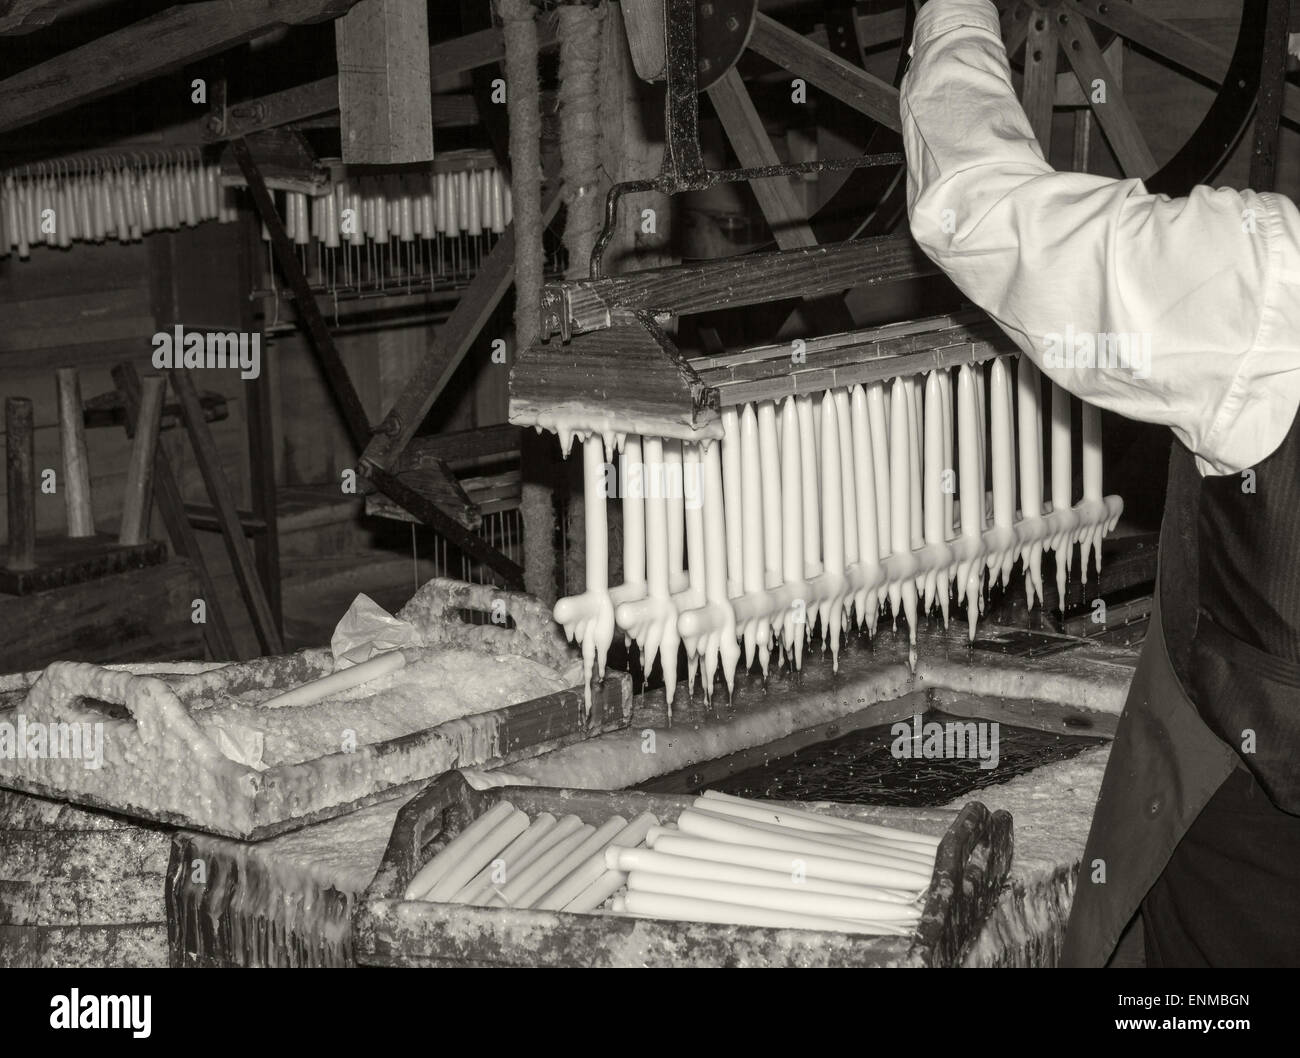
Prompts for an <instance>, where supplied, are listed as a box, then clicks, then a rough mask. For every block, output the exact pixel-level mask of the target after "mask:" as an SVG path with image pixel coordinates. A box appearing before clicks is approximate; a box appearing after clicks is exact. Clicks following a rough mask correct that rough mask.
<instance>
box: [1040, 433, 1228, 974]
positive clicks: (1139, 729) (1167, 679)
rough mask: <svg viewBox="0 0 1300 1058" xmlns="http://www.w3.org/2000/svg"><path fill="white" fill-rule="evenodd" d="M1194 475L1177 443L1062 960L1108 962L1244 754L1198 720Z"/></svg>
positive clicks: (1189, 460)
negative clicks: (1142, 615) (1156, 557)
mask: <svg viewBox="0 0 1300 1058" xmlns="http://www.w3.org/2000/svg"><path fill="white" fill-rule="evenodd" d="M1199 496H1200V475H1199V474H1198V473H1197V470H1196V466H1195V463H1194V461H1193V459H1192V456H1191V453H1190V452H1188V450H1187V449H1186V448H1185V447H1184V446H1183V445H1181V444H1180V443H1179V442H1178V441H1176V440H1175V442H1174V444H1173V448H1172V450H1171V452H1170V457H1169V490H1168V493H1167V495H1166V500H1165V516H1164V521H1163V523H1162V525H1161V531H1160V552H1159V553H1160V568H1159V572H1158V574H1157V578H1156V593H1155V596H1156V597H1155V605H1154V608H1153V612H1152V615H1151V625H1150V628H1149V630H1148V632H1147V638H1146V642H1145V643H1144V644H1143V647H1142V656H1141V658H1140V660H1139V662H1138V667H1137V671H1136V673H1135V674H1134V676H1133V683H1132V686H1131V687H1130V688H1129V694H1128V700H1127V702H1126V703H1125V705H1124V711H1123V713H1122V714H1121V715H1120V719H1119V724H1118V726H1117V730H1116V734H1115V741H1114V744H1113V746H1112V748H1111V754H1110V760H1109V762H1108V763H1107V765H1106V773H1105V776H1104V777H1103V779H1102V784H1101V793H1100V796H1099V797H1098V800H1097V809H1096V812H1095V814H1094V815H1093V820H1092V829H1091V831H1090V832H1089V834H1088V843H1087V846H1086V847H1085V849H1084V855H1083V862H1082V863H1081V865H1080V868H1079V883H1078V889H1077V891H1076V894H1075V899H1074V907H1073V909H1072V911H1071V914H1070V922H1069V926H1068V927H1067V929H1066V935H1065V945H1064V948H1063V950H1062V954H1061V964H1062V965H1063V966H1104V965H1106V963H1107V961H1108V960H1109V959H1110V957H1111V955H1112V953H1113V952H1114V951H1115V948H1116V946H1117V944H1118V943H1119V939H1120V936H1121V934H1123V933H1124V931H1125V929H1126V928H1127V927H1128V925H1129V924H1130V922H1131V921H1132V920H1133V917H1134V915H1135V914H1136V913H1137V910H1138V907H1139V905H1140V904H1141V902H1142V900H1143V898H1144V897H1145V896H1146V895H1147V893H1148V891H1149V890H1150V889H1151V887H1152V885H1153V884H1154V883H1155V881H1156V879H1157V878H1158V877H1159V876H1160V874H1161V872H1162V871H1163V870H1164V868H1165V865H1166V864H1167V863H1168V862H1169V859H1170V856H1171V855H1172V854H1173V851H1174V849H1175V847H1176V846H1177V845H1178V842H1179V841H1180V839H1181V838H1182V837H1183V835H1184V834H1185V833H1186V832H1187V830H1188V828H1189V827H1190V826H1191V825H1192V823H1193V821H1195V819H1196V817H1197V816H1198V815H1199V814H1200V812H1201V810H1202V809H1203V808H1204V807H1205V805H1206V803H1207V802H1208V801H1209V800H1210V798H1211V797H1212V796H1213V795H1214V793H1215V791H1217V790H1218V789H1219V787H1220V785H1221V784H1222V783H1223V781H1224V780H1225V779H1226V778H1228V776H1229V775H1230V774H1231V773H1232V771H1233V769H1234V768H1235V767H1237V765H1238V764H1239V760H1240V758H1238V757H1237V755H1236V754H1235V753H1234V752H1233V751H1232V749H1230V748H1229V746H1228V745H1226V744H1225V743H1224V742H1222V741H1220V739H1219V738H1217V737H1216V736H1215V735H1214V733H1213V732H1211V730H1210V729H1209V728H1208V727H1207V726H1206V724H1205V722H1204V721H1203V720H1202V719H1201V716H1200V714H1199V713H1198V711H1197V709H1196V706H1195V705H1194V704H1193V703H1192V700H1191V699H1190V698H1189V697H1188V695H1187V692H1186V691H1185V690H1184V686H1189V685H1190V679H1189V673H1190V661H1191V654H1192V649H1191V648H1192V637H1193V633H1194V630H1195V628H1196V613H1197V611H1196V605H1197V569H1198V563H1197V547H1196V538H1197V512H1198V501H1199Z"/></svg>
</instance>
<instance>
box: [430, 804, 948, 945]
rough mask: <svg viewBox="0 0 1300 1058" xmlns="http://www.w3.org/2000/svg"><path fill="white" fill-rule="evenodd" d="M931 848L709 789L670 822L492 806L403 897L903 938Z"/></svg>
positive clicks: (925, 879) (646, 816)
mask: <svg viewBox="0 0 1300 1058" xmlns="http://www.w3.org/2000/svg"><path fill="white" fill-rule="evenodd" d="M938 844H939V839H938V838H935V837H931V836H930V835H927V834H917V833H912V832H910V831H905V830H897V829H894V828H891V827H883V826H876V825H873V824H870V823H862V822H858V821H855V820H847V819H839V818H837V817H835V816H829V815H822V814H819V813H816V812H808V811H803V810H797V809H785V808H779V809H778V808H774V807H772V806H771V805H767V804H764V803H763V802H761V801H749V800H745V799H743V798H739V797H732V796H730V795H727V794H720V793H714V792H712V791H710V792H708V793H706V794H704V795H703V796H702V797H699V798H697V799H696V800H695V802H694V804H693V806H692V807H691V808H689V809H687V810H685V811H683V812H682V813H681V814H680V815H679V816H678V819H677V822H676V823H675V824H673V823H670V824H666V825H662V826H661V825H659V821H658V820H657V819H656V817H655V816H654V815H652V814H651V813H649V812H645V813H642V814H641V815H639V816H637V817H636V818H635V819H633V820H632V821H631V822H628V821H627V820H626V819H625V818H624V817H622V816H619V815H614V816H611V817H610V818H609V819H607V820H606V821H605V822H603V823H602V824H601V825H600V826H593V825H592V824H590V823H583V822H582V820H581V819H579V818H578V817H577V816H575V815H566V816H562V817H560V818H559V819H557V818H556V817H555V816H554V815H552V814H550V813H549V812H542V813H539V814H538V815H537V816H536V817H535V818H532V819H530V818H529V817H528V815H527V813H525V812H522V811H520V810H519V809H517V808H515V806H514V805H513V804H511V803H510V802H508V801H501V802H499V803H498V804H496V805H495V806H494V807H493V808H492V809H490V810H489V811H487V812H485V813H484V814H483V815H482V816H480V817H479V818H478V819H476V820H475V821H474V822H473V823H471V824H470V825H469V826H468V827H466V828H465V830H463V831H462V832H461V833H460V834H458V835H457V836H456V837H455V838H453V839H452V840H451V841H450V842H448V844H447V845H446V846H445V847H444V848H443V849H442V850H441V851H440V852H438V854H437V855H436V856H434V857H433V859H432V860H430V861H429V862H428V863H427V864H425V865H424V867H423V868H421V870H420V871H419V873H417V874H416V876H415V877H414V878H413V879H412V880H411V883H410V885H408V886H407V888H406V893H405V898H406V899H407V900H427V901H433V902H438V903H451V904H475V905H479V906H483V907H509V908H532V909H536V910H548V911H571V912H597V911H600V912H613V913H622V914H632V915H644V916H648V917H652V918H666V919H679V920H686V921H695V922H717V923H726V924H737V925H755V926H771V927H778V928H792V929H828V930H838V931H842V932H847V933H864V934H875V935H900V936H901V935H908V934H910V933H911V932H912V931H913V930H914V929H915V927H916V923H917V921H918V920H919V918H920V916H921V907H920V899H921V897H922V896H923V895H924V893H925V892H926V891H927V890H928V888H929V886H930V879H931V876H932V875H933V872H934V859H935V851H936V849H937V847H938Z"/></svg>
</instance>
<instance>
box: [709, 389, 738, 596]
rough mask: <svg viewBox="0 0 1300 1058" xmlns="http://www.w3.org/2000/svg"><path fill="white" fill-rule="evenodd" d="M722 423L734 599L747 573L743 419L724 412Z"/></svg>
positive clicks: (730, 582)
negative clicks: (743, 526) (743, 529)
mask: <svg viewBox="0 0 1300 1058" xmlns="http://www.w3.org/2000/svg"><path fill="white" fill-rule="evenodd" d="M721 419H722V442H721V444H722V488H723V495H724V497H725V500H726V511H727V515H726V529H727V591H728V592H729V593H730V594H731V595H739V594H740V592H741V586H740V585H741V579H742V576H743V574H742V570H743V569H744V545H743V543H742V537H741V524H742V514H741V502H740V416H739V414H738V413H737V411H736V409H735V408H723V409H722V414H721ZM715 443H717V442H715Z"/></svg>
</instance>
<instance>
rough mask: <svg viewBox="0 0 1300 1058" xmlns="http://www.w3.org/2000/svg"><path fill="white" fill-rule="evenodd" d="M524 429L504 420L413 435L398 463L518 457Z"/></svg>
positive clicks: (407, 465) (401, 467)
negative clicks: (441, 431)
mask: <svg viewBox="0 0 1300 1058" xmlns="http://www.w3.org/2000/svg"><path fill="white" fill-rule="evenodd" d="M522 433H523V431H522V430H521V429H520V428H519V427H518V426H513V425H511V424H510V423H508V422H503V423H497V424H496V425H495V426H480V427H478V428H477V429H474V430H456V431H454V432H452V433H438V434H426V435H424V436H423V437H415V438H412V440H411V443H410V444H408V445H407V446H406V449H405V451H403V452H402V456H401V459H399V460H398V463H397V467H398V469H399V470H413V469H415V468H417V467H423V466H425V465H427V463H428V461H431V460H444V461H446V462H447V463H451V464H455V463H459V462H468V461H471V460H480V459H484V458H485V457H489V456H514V457H516V458H517V457H518V455H519V440H520V435H521V434H522Z"/></svg>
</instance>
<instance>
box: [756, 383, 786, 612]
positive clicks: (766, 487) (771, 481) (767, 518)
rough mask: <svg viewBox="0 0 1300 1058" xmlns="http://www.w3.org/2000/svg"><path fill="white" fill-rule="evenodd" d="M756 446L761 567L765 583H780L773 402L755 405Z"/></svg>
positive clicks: (778, 463) (777, 454) (778, 453)
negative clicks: (760, 476)
mask: <svg viewBox="0 0 1300 1058" xmlns="http://www.w3.org/2000/svg"><path fill="white" fill-rule="evenodd" d="M758 445H759V455H760V459H761V465H762V472H763V490H762V491H763V566H764V572H765V575H766V579H767V586H768V587H769V588H775V587H778V586H780V584H781V581H782V579H783V577H782V564H783V562H782V554H783V550H784V549H783V547H782V536H783V534H782V526H781V505H782V502H783V499H782V492H781V489H782V481H783V478H782V466H781V447H780V442H779V440H778V438H777V421H776V404H775V403H773V402H772V401H770V400H765V401H763V402H762V403H761V404H759V405H758Z"/></svg>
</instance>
